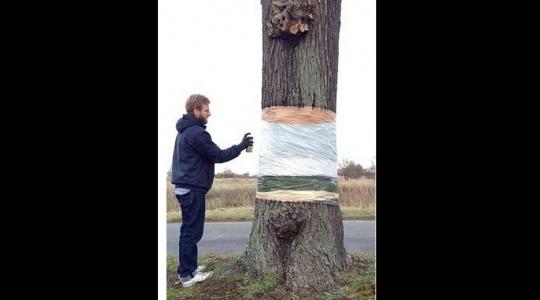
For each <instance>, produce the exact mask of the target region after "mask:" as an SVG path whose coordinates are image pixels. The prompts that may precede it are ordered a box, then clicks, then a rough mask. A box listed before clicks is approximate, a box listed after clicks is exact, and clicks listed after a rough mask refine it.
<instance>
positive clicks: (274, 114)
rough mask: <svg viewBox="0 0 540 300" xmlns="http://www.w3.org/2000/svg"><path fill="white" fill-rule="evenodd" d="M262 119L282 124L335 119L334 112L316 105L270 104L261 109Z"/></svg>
mask: <svg viewBox="0 0 540 300" xmlns="http://www.w3.org/2000/svg"><path fill="white" fill-rule="evenodd" d="M262 119H263V121H266V122H270V123H283V124H320V123H331V122H335V121H336V113H335V112H333V111H331V110H329V109H322V108H318V107H296V106H272V107H266V108H264V109H263V110H262Z"/></svg>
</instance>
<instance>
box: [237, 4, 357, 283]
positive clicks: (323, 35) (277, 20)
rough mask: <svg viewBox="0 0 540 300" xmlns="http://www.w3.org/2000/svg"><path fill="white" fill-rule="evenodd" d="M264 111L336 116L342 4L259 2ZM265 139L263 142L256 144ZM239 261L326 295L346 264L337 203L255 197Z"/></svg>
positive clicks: (260, 272) (341, 222) (259, 270)
mask: <svg viewBox="0 0 540 300" xmlns="http://www.w3.org/2000/svg"><path fill="white" fill-rule="evenodd" d="M261 4H262V11H263V14H262V15H263V19H262V20H263V70H262V73H263V76H262V80H263V84H262V108H263V109H264V108H267V107H271V106H296V107H304V106H308V107H316V108H322V109H325V110H331V111H333V112H335V111H336V86H337V66H338V43H339V27H340V7H341V1H340V0H320V1H318V0H289V1H272V0H261ZM261 138H264V137H261ZM241 261H242V262H243V263H244V264H245V265H246V266H248V267H249V268H250V269H252V270H254V271H256V273H258V274H261V275H262V274H273V275H276V276H277V277H279V278H281V279H282V280H283V281H284V282H285V283H286V285H287V286H288V287H289V288H290V289H292V290H293V291H300V290H301V291H306V290H308V291H319V292H320V291H331V290H334V289H335V287H336V284H335V275H336V273H337V272H339V271H341V270H343V269H344V268H345V266H346V265H347V255H346V251H345V248H344V245H343V221H342V216H341V211H340V207H339V205H338V203H337V202H332V201H326V202H325V201H323V202H283V201H275V200H266V199H265V200H262V199H259V198H257V199H256V204H255V220H254V222H253V228H252V231H251V236H250V240H249V243H248V246H247V249H246V251H245V252H244V254H243V256H242V258H241Z"/></svg>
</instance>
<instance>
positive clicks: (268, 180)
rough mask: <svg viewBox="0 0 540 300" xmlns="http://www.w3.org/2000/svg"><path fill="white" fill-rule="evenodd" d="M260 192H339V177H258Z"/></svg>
mask: <svg viewBox="0 0 540 300" xmlns="http://www.w3.org/2000/svg"><path fill="white" fill-rule="evenodd" d="M257 190H258V191H259V192H271V191H279V190H289V191H291V190H298V191H326V192H333V193H337V192H338V186H337V178H331V177H318V176H313V177H308V176H304V177H301V176H298V177H296V176H263V177H259V178H257Z"/></svg>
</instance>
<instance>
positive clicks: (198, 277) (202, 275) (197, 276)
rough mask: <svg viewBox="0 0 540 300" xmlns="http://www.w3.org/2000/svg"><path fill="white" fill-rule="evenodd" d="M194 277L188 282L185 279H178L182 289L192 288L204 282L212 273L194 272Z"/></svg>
mask: <svg viewBox="0 0 540 300" xmlns="http://www.w3.org/2000/svg"><path fill="white" fill-rule="evenodd" d="M196 273H197V274H195V277H193V278H191V279H190V280H187V281H186V279H185V278H180V283H181V284H182V286H184V287H188V286H192V285H193V284H195V283H197V282H201V281H205V280H206V279H207V278H208V277H210V276H212V274H214V272H211V271H210V272H196Z"/></svg>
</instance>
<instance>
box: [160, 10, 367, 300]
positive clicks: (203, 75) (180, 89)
mask: <svg viewBox="0 0 540 300" xmlns="http://www.w3.org/2000/svg"><path fill="white" fill-rule="evenodd" d="M375 43H376V39H375V0H342V3H341V28H340V43H339V61H338V63H339V64H338V83H337V113H336V139H337V152H338V161H341V160H343V159H349V160H353V161H355V162H356V163H360V164H361V165H362V166H364V167H369V166H370V164H371V160H373V161H375V150H376V149H375V142H376V140H375V130H376V128H375V112H376V110H375V108H376V107H375V96H376V95H375V76H376V73H375V61H376V57H375V50H376V48H375ZM261 84H262V8H261V4H260V0H235V1H223V0H196V1H193V0H190V1H188V0H159V1H158V120H159V122H158V187H159V188H158V189H159V190H158V197H159V204H158V219H159V220H161V221H160V225H159V228H160V231H159V232H160V233H159V235H158V243H159V249H160V251H161V252H164V251H165V250H163V249H164V248H165V246H164V245H165V237H164V236H163V234H162V232H164V228H162V227H163V226H164V225H163V224H161V223H164V222H165V221H163V220H165V215H164V212H165V193H166V192H165V188H166V185H165V182H166V172H167V171H168V170H169V169H170V166H171V161H172V152H173V148H174V141H175V137H176V128H175V125H176V121H177V120H178V119H179V118H180V117H181V116H182V114H184V113H185V100H186V99H187V97H188V96H189V95H190V94H195V93H196V94H203V95H205V96H207V97H208V98H209V99H210V101H211V103H210V111H211V113H212V116H211V117H210V118H209V120H208V124H207V131H208V132H209V133H210V135H211V136H212V139H213V141H214V142H215V143H216V144H217V145H218V146H219V147H221V148H222V149H224V148H228V147H230V146H232V145H233V144H238V143H240V141H241V139H242V136H243V135H244V133H246V132H251V133H252V135H253V136H254V141H255V145H254V149H253V152H252V153H246V152H242V154H241V155H240V156H239V157H238V158H236V159H234V160H232V161H230V162H227V163H223V164H216V172H221V171H223V170H224V169H225V168H228V169H231V170H232V171H234V172H235V173H240V174H241V173H245V172H249V173H250V174H256V173H257V159H258V151H257V149H258V148H257V139H258V138H259V137H260V134H259V132H260V122H261ZM162 260H163V257H162V256H160V259H159V261H160V266H161V262H162ZM161 270H162V268H161V267H160V270H159V272H160V273H159V274H160V277H159V280H158V281H159V282H160V284H159V285H160V287H163V286H165V285H164V284H162V281H163V280H164V278H162V276H161V275H162V274H161V273H163V272H161ZM159 294H160V299H162V297H163V296H164V289H163V288H162V289H160V291H159Z"/></svg>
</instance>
